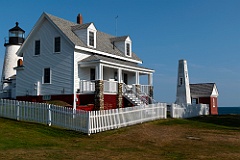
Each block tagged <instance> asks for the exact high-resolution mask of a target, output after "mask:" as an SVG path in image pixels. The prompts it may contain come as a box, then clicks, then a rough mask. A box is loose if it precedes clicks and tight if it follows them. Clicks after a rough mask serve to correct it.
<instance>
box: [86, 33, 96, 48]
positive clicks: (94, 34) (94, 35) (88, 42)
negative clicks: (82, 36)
mask: <svg viewBox="0 0 240 160" xmlns="http://www.w3.org/2000/svg"><path fill="white" fill-rule="evenodd" d="M90 32H92V33H93V40H94V44H93V46H92V45H90ZM96 37H97V32H96V31H95V30H92V29H88V30H87V45H88V47H92V48H96V44H97V38H96Z"/></svg>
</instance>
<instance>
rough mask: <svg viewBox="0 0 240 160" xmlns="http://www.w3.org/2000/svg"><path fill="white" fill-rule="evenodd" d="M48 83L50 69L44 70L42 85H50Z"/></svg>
mask: <svg viewBox="0 0 240 160" xmlns="http://www.w3.org/2000/svg"><path fill="white" fill-rule="evenodd" d="M50 82H51V70H50V68H44V73H43V83H50Z"/></svg>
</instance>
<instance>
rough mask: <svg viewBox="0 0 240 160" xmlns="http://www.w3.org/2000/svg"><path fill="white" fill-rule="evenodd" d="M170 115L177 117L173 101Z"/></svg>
mask: <svg viewBox="0 0 240 160" xmlns="http://www.w3.org/2000/svg"><path fill="white" fill-rule="evenodd" d="M170 115H171V117H172V118H175V117H174V104H173V103H172V105H171V109H170Z"/></svg>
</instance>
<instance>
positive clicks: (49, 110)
mask: <svg viewBox="0 0 240 160" xmlns="http://www.w3.org/2000/svg"><path fill="white" fill-rule="evenodd" d="M51 125H52V115H51V104H49V105H48V126H51Z"/></svg>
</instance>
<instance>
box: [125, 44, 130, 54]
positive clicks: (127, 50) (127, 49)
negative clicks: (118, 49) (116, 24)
mask: <svg viewBox="0 0 240 160" xmlns="http://www.w3.org/2000/svg"><path fill="white" fill-rule="evenodd" d="M126 54H127V55H128V56H130V44H129V43H127V44H126Z"/></svg>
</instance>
